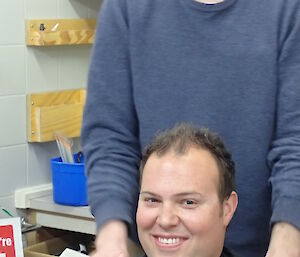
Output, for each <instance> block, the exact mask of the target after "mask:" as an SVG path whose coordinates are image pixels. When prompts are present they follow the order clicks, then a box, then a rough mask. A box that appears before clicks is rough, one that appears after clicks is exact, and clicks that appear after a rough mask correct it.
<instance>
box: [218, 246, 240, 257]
mask: <svg viewBox="0 0 300 257" xmlns="http://www.w3.org/2000/svg"><path fill="white" fill-rule="evenodd" d="M221 257H240V256H238V255H236V254H235V253H234V252H233V251H231V250H230V249H228V248H226V247H224V248H223V252H222V255H221Z"/></svg>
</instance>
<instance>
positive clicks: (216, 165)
mask: <svg viewBox="0 0 300 257" xmlns="http://www.w3.org/2000/svg"><path fill="white" fill-rule="evenodd" d="M234 173H235V168H234V162H233V161H232V159H231V154H230V153H229V152H228V150H227V149H226V147H225V145H224V143H223V142H222V140H221V138H220V137H219V136H218V135H217V134H214V133H212V132H210V131H208V130H207V129H199V128H197V127H193V126H192V125H188V124H181V125H179V126H177V127H175V128H173V129H171V130H169V131H166V132H164V133H162V134H159V135H157V136H156V137H155V138H154V140H153V141H152V143H151V144H150V145H148V146H147V147H146V149H145V151H144V153H143V157H142V162H141V189H140V197H139V202H138V210H137V215H136V218H137V228H138V235H139V239H140V242H141V244H142V247H143V249H144V251H145V253H146V255H147V256H148V257H231V256H235V255H233V253H231V252H230V251H229V250H228V249H226V248H225V247H224V238H225V232H226V228H227V226H228V224H229V222H230V220H231V218H232V216H233V214H234V212H235V210H236V207H237V203H238V198H237V194H236V192H235V182H234Z"/></svg>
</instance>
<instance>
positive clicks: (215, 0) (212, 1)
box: [195, 0, 224, 4]
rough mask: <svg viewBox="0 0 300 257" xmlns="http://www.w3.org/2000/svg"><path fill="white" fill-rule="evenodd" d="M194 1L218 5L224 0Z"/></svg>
mask: <svg viewBox="0 0 300 257" xmlns="http://www.w3.org/2000/svg"><path fill="white" fill-rule="evenodd" d="M195 1H196V2H199V3H203V4H218V3H221V2H223V1H224V0H195Z"/></svg>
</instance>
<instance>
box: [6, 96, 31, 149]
mask: <svg viewBox="0 0 300 257" xmlns="http://www.w3.org/2000/svg"><path fill="white" fill-rule="evenodd" d="M0 119H1V133H0V147H1V146H7V145H15V144H22V143H25V142H26V99H25V96H11V97H0Z"/></svg>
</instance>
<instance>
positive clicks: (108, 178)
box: [81, 0, 140, 238]
mask: <svg viewBox="0 0 300 257" xmlns="http://www.w3.org/2000/svg"><path fill="white" fill-rule="evenodd" d="M126 12H127V10H126V2H125V0H104V1H103V3H102V7H101V12H100V16H99V19H98V26H97V31H96V35H95V43H94V47H93V51H92V56H91V63H90V68H89V74H88V88H87V100H86V105H85V110H84V117H83V125H82V135H81V141H82V148H83V152H84V154H85V160H86V173H87V186H88V202H89V205H90V207H91V212H92V214H93V215H94V217H95V219H96V223H97V230H98V229H99V228H100V227H101V225H103V224H104V223H105V222H106V221H108V220H111V219H117V220H122V221H125V222H126V223H127V224H128V228H129V233H131V232H132V231H135V220H134V217H135V210H136V202H137V196H138V180H139V170H138V166H139V162H140V146H139V141H138V125H137V117H136V112H135V108H134V104H133V95H132V85H131V75H130V74H131V72H130V58H129V49H128V40H129V39H128V29H129V28H128V22H127V17H126ZM131 228H132V229H131ZM133 235H135V233H133ZM133 237H134V236H133ZM134 238H135V237H134Z"/></svg>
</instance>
